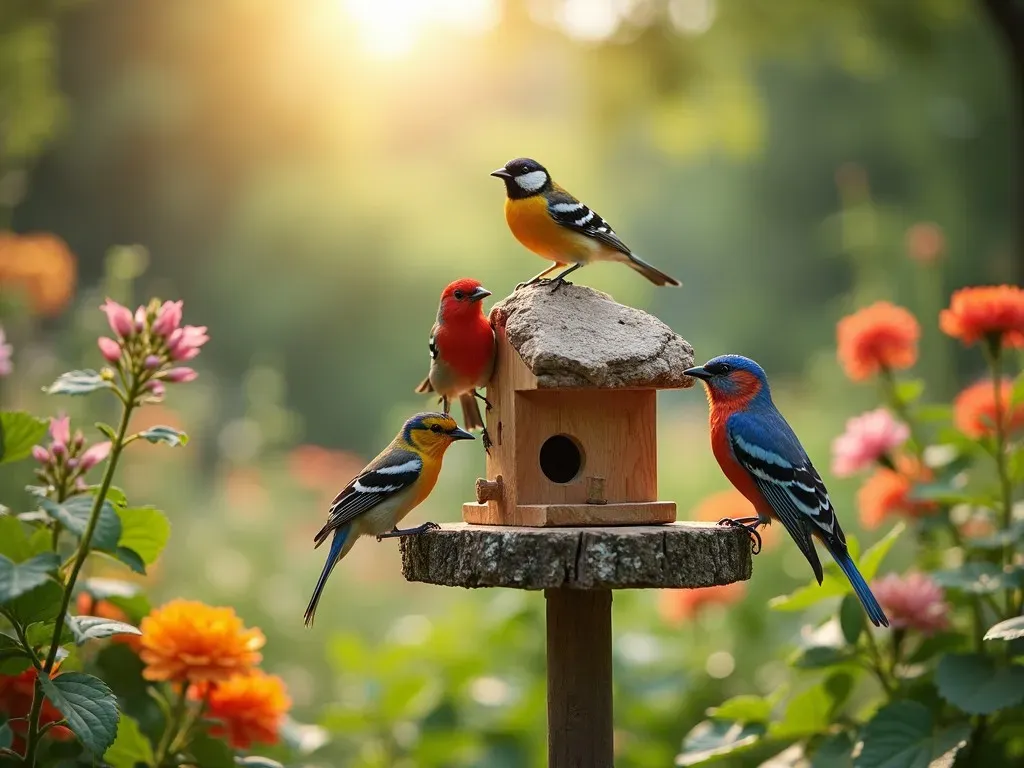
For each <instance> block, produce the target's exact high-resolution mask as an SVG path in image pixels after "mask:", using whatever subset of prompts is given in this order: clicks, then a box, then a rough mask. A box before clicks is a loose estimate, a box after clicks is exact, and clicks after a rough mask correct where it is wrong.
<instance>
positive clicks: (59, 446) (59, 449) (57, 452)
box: [50, 443, 68, 457]
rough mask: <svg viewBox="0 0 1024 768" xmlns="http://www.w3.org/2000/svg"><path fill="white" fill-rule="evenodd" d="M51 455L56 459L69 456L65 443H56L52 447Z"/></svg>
mask: <svg viewBox="0 0 1024 768" xmlns="http://www.w3.org/2000/svg"><path fill="white" fill-rule="evenodd" d="M50 453H52V454H53V455H54V457H59V456H67V453H68V447H67V446H66V445H64V443H54V444H53V445H51V446H50Z"/></svg>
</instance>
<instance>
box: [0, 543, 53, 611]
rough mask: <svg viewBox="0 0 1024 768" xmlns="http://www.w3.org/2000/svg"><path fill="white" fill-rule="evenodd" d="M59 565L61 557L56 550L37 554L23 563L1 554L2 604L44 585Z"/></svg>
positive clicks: (0, 586) (0, 602) (0, 597)
mask: <svg viewBox="0 0 1024 768" xmlns="http://www.w3.org/2000/svg"><path fill="white" fill-rule="evenodd" d="M59 565H60V557H58V555H57V554H56V553H55V552H47V553H45V554H42V555H36V556H35V557H33V558H32V559H31V560H26V561H25V562H23V563H15V562H14V561H13V560H10V559H9V558H6V557H4V556H3V555H0V605H2V604H6V603H9V602H10V601H11V600H14V598H16V597H20V596H21V595H24V594H26V593H28V592H31V591H32V590H33V589H35V588H36V587H39V586H42V585H43V584H44V583H45V582H47V581H49V580H50V573H51V572H52V571H55V570H57V567H58V566H59Z"/></svg>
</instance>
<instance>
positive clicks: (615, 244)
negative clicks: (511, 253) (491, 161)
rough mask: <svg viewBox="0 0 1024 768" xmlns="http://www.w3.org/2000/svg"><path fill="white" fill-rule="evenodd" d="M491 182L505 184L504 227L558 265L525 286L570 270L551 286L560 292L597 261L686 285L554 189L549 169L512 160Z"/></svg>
mask: <svg viewBox="0 0 1024 768" xmlns="http://www.w3.org/2000/svg"><path fill="white" fill-rule="evenodd" d="M491 176H497V177H498V178H499V179H501V180H502V181H503V182H505V191H506V193H507V194H508V197H507V198H506V200H505V221H507V222H508V228H509V229H511V230H512V234H513V235H515V236H516V240H518V241H519V242H520V243H522V244H523V245H525V246H526V247H527V248H529V249H530V250H531V251H533V252H534V253H536V254H537V255H538V256H540V257H541V258H544V259H550V260H551V261H553V262H554V264H553V265H552V266H550V267H548V268H547V269H545V270H544V271H543V272H541V273H540V274H539V275H536V276H535V277H533V278H531V279H530V280H528V281H527V282H526V283H525V285H531V284H533V283H536V282H538V281H539V280H542V279H544V277H545V276H546V275H548V274H550V273H551V272H553V271H554V270H556V269H558V268H559V267H564V266H566V265H567V264H571V265H572V266H570V267H569V268H568V269H566V270H565V271H564V272H562V273H561V274H559V275H557V276H556V277H555V278H554V279H553V280H552V282H554V283H555V290H558V288H559V287H561V285H562V284H563V283H565V278H566V276H567V275H569V274H570V273H571V272H575V271H576V270H577V269H579V268H580V267H582V266H583V265H584V264H589V263H590V262H592V261H619V262H622V263H623V264H625V265H627V266H629V267H632V268H633V269H635V270H636V271H637V272H639V273H640V274H641V275H643V276H644V277H646V278H647V279H648V280H650V281H651V282H652V283H654V284H655V285H682V283H680V282H679V281H678V280H676V279H675V278H674V277H669V276H668V275H666V274H665V273H664V272H662V271H661V270H660V269H658V268H656V267H654V266H652V265H650V264H648V263H647V262H646V261H644V260H643V259H641V258H640V257H639V256H637V255H636V254H634V253H633V252H632V251H631V250H630V249H629V246H627V245H626V244H625V243H624V242H622V240H620V239H619V236H618V235H616V234H615V232H614V231H613V230H612V228H611V227H610V226H608V222H606V221H605V220H604V219H602V218H601V217H600V216H598V215H597V213H596V212H595V211H593V210H592V209H590V208H588V207H587V206H586V205H584V204H583V203H581V202H580V201H579V200H577V199H576V198H575V197H573V196H572V195H570V194H569V193H568V192H566V191H565V190H564V189H562V188H561V187H560V186H558V185H557V184H555V183H554V182H553V181H552V180H551V176H550V174H549V173H548V172H547V169H546V168H545V167H544V166H543V165H541V164H540V163H538V162H537V161H536V160H531V159H530V158H528V157H520V158H517V159H515V160H509V161H508V162H507V163H505V165H504V166H502V167H501V168H499V169H498V170H496V171H493V172H492V173H491Z"/></svg>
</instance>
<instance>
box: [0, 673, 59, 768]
mask: <svg viewBox="0 0 1024 768" xmlns="http://www.w3.org/2000/svg"><path fill="white" fill-rule="evenodd" d="M35 687H36V672H35V670H34V669H26V670H25V671H24V672H22V673H21V674H19V675H0V714H3V715H6V717H7V719H8V723H7V725H8V727H9V728H10V729H11V730H12V731H13V732H14V741H13V743H12V744H11V747H12V748H13V749H14V751H15V752H22V751H24V749H25V740H24V739H25V733H26V732H27V731H28V722H27V718H28V715H29V712H30V711H31V709H32V695H33V692H34V691H35ZM39 716H40V723H41V724H42V725H47V724H49V723H55V722H57V721H58V720H63V719H64V715H62V714H61V713H60V711H59V710H58V709H57V708H56V707H55V706H53V704H52V703H50V700H49V699H43V708H42V710H41V711H40V713H39ZM18 718H25V719H18ZM47 733H48V734H49V735H50V736H51V737H53V738H54V739H57V740H58V741H66V740H67V739H70V738H72V736H73V735H74V734H72V733H71V731H70V729H68V728H65V727H64V726H61V725H57V726H54V727H53V728H51V729H50V730H49V731H47Z"/></svg>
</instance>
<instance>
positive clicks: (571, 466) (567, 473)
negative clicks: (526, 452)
mask: <svg viewBox="0 0 1024 768" xmlns="http://www.w3.org/2000/svg"><path fill="white" fill-rule="evenodd" d="M540 469H541V472H543V473H544V477H546V478H547V479H548V480H550V481H551V482H553V483H568V482H571V481H572V480H574V479H575V478H576V476H577V475H578V474H579V473H580V470H581V469H583V450H582V449H581V448H580V445H579V443H577V442H576V440H574V439H573V438H571V437H569V436H568V435H555V436H553V437H549V438H548V439H547V440H545V441H544V445H542V446H541V447H540Z"/></svg>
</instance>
